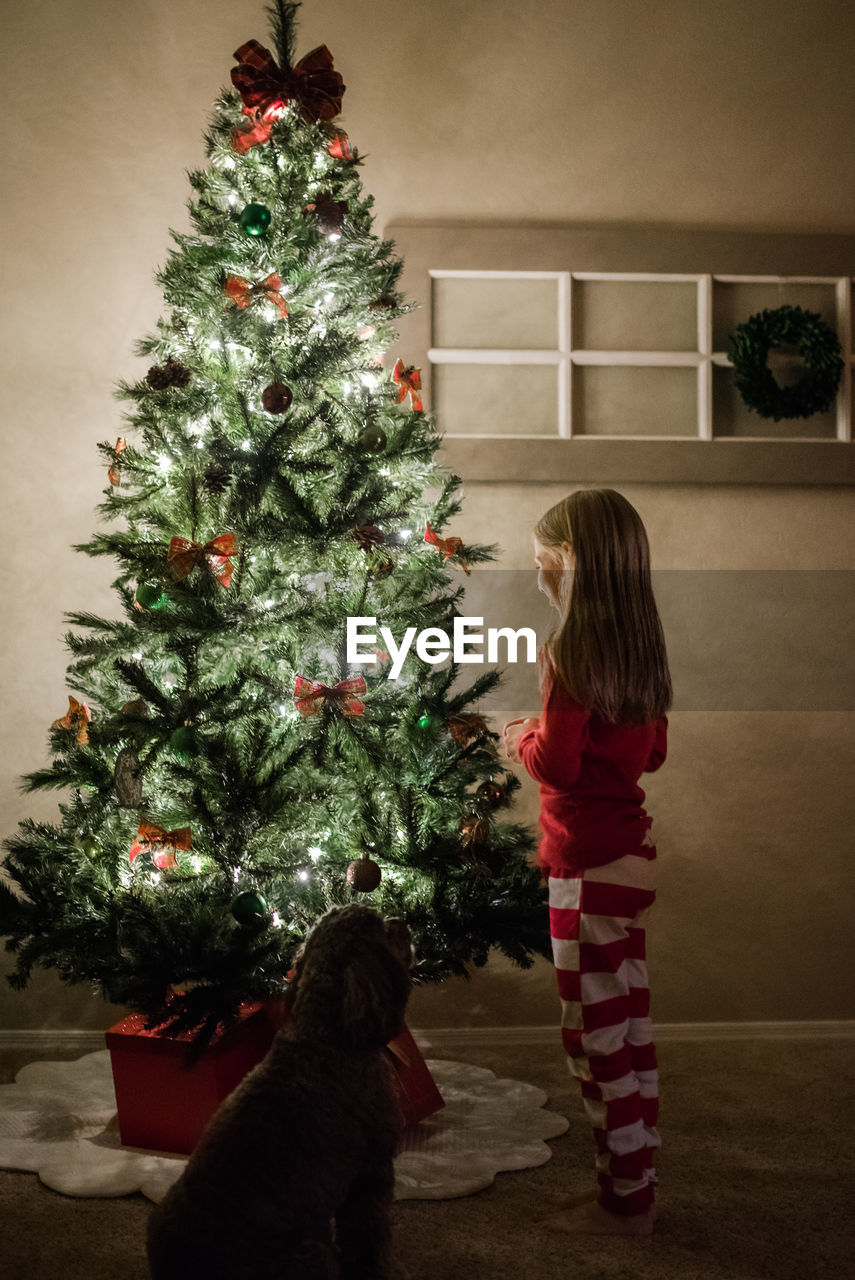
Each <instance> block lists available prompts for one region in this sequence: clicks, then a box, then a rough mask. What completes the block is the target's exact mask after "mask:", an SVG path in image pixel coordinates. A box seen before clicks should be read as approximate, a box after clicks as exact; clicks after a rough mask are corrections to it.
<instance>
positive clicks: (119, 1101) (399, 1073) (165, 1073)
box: [106, 1002, 445, 1155]
mask: <svg viewBox="0 0 855 1280" xmlns="http://www.w3.org/2000/svg"><path fill="white" fill-rule="evenodd" d="M239 1017H240V1020H239V1021H238V1022H237V1023H236V1024H235V1025H234V1026H232V1027H230V1028H229V1029H228V1030H227V1031H223V1030H221V1029H220V1030H218V1031H217V1032H216V1034H215V1035H214V1037H213V1039H212V1041H211V1043H210V1045H209V1046H208V1048H207V1049H206V1050H205V1052H204V1053H203V1054H202V1055H201V1057H200V1058H199V1060H198V1061H197V1062H196V1063H195V1064H194V1065H193V1066H192V1067H188V1066H187V1061H188V1056H189V1053H190V1045H191V1040H192V1035H191V1034H190V1033H187V1032H185V1033H183V1034H182V1035H175V1036H173V1035H168V1036H159V1035H157V1034H156V1032H155V1031H146V1030H145V1027H144V1022H145V1019H144V1017H143V1015H142V1014H138V1013H135V1014H131V1015H130V1016H129V1017H127V1018H123V1019H122V1021H121V1022H117V1023H116V1024H115V1026H113V1027H110V1029H109V1030H108V1031H107V1032H106V1041H107V1048H108V1049H109V1050H110V1062H111V1066H112V1068H113V1083H114V1084H115V1087H116V1107H117V1110H118V1121H119V1136H120V1137H121V1139H122V1143H123V1145H124V1146H126V1147H143V1148H147V1149H150V1150H153V1151H175V1152H179V1153H181V1154H184V1155H189V1153H190V1152H191V1151H192V1150H193V1148H194V1147H195V1146H196V1143H197V1142H198V1141H199V1138H200V1137H201V1135H202V1131H203V1129H204V1128H205V1125H206V1124H207V1123H208V1121H209V1119H210V1118H211V1116H212V1115H213V1114H214V1112H215V1111H216V1109H217V1107H218V1106H219V1105H220V1103H221V1102H222V1101H223V1099H224V1098H226V1097H227V1096H228V1095H229V1094H230V1093H231V1091H232V1090H233V1089H234V1088H235V1086H236V1085H238V1084H239V1083H240V1081H241V1080H242V1079H243V1077H244V1076H245V1075H246V1074H247V1072H248V1071H251V1070H252V1068H253V1067H254V1066H255V1065H256V1064H257V1063H259V1062H260V1061H261V1060H262V1058H263V1057H264V1056H265V1055H266V1053H267V1051H268V1049H269V1048H270V1045H271V1044H272V1042H273V1037H274V1036H275V1034H276V1032H277V1031H278V1030H279V1027H280V1026H281V1025H282V1023H283V1021H284V1019H285V1013H284V1009H283V1007H282V1005H280V1004H278V1003H275V1002H269V1003H266V1004H259V1003H254V1004H246V1005H245V1006H243V1007H242V1009H241V1011H240V1015H239ZM387 1052H388V1053H389V1055H390V1057H391V1061H392V1063H393V1065H394V1068H395V1084H396V1091H397V1094H398V1102H399V1105H400V1107H401V1111H402V1113H403V1116H404V1122H405V1123H406V1124H408V1125H410V1124H417V1123H418V1121H419V1120H424V1119H425V1117H426V1116H429V1115H432V1114H433V1112H435V1111H438V1110H439V1108H440V1107H442V1106H444V1105H445V1104H444V1102H443V1100H442V1095H441V1094H440V1092H439V1090H438V1089H437V1087H436V1084H435V1083H434V1080H433V1077H432V1076H431V1074H430V1071H429V1070H428V1067H427V1063H426V1062H425V1060H424V1058H423V1057H422V1055H421V1053H420V1052H419V1049H418V1046H417V1045H416V1042H415V1040H414V1039H413V1037H412V1035H411V1034H410V1032H409V1031H408V1030H407V1029H406V1028H405V1029H404V1031H403V1032H402V1033H401V1035H400V1036H397V1037H396V1038H395V1039H394V1040H392V1041H391V1042H390V1043H389V1045H388V1046H387Z"/></svg>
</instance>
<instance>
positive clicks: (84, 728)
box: [51, 694, 92, 746]
mask: <svg viewBox="0 0 855 1280" xmlns="http://www.w3.org/2000/svg"><path fill="white" fill-rule="evenodd" d="M91 719H92V712H91V711H90V710H89V708H88V707H87V705H86V703H85V702H78V701H77V699H76V698H72V696H71V694H69V695H68V710H67V711H66V713H65V715H64V716H62V718H61V719H59V720H54V722H53V724H52V725H51V728H52V729H76V730H77V741H78V742H79V743H80V745H81V746H86V744H87V742H88V741H89V721H90V720H91Z"/></svg>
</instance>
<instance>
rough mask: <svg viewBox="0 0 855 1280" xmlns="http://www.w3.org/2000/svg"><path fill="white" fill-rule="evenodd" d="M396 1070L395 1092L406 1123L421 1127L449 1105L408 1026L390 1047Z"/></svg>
mask: <svg viewBox="0 0 855 1280" xmlns="http://www.w3.org/2000/svg"><path fill="white" fill-rule="evenodd" d="M386 1052H387V1053H388V1054H389V1056H390V1057H391V1059H392V1065H393V1066H394V1068H395V1077H394V1079H395V1092H396V1093H397V1095H398V1106H399V1107H400V1108H401V1112H402V1113H403V1116H404V1124H406V1125H410V1124H418V1122H419V1121H420V1120H425V1119H427V1117H428V1116H432V1115H433V1113H434V1112H435V1111H439V1109H440V1107H444V1106H445V1102H444V1101H443V1098H442V1094H441V1093H440V1091H439V1089H437V1087H436V1082H435V1080H434V1078H433V1076H432V1075H431V1073H430V1071H429V1070H428V1064H427V1063H426V1062H425V1060H424V1058H423V1057H422V1055H421V1051H420V1049H419V1047H418V1045H417V1044H416V1042H415V1040H414V1039H413V1037H412V1033H411V1032H410V1031H409V1029H408V1028H407V1027H404V1030H403V1031H402V1032H401V1034H400V1035H399V1036H396V1037H395V1039H394V1040H390V1041H389V1043H388V1044H387V1045H386Z"/></svg>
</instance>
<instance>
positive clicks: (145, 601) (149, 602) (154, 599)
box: [136, 582, 169, 609]
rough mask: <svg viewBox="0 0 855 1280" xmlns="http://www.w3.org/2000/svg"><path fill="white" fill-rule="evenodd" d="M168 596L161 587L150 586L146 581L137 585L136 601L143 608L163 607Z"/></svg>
mask: <svg viewBox="0 0 855 1280" xmlns="http://www.w3.org/2000/svg"><path fill="white" fill-rule="evenodd" d="M168 598H169V597H168V596H167V594H166V592H165V591H164V590H163V589H162V588H161V587H150V586H147V585H146V584H145V583H144V582H143V583H140V585H139V586H138V587H137V594H136V602H137V604H138V605H139V607H140V608H141V609H162V608H163V606H164V605H165V604H166V602H167V600H168Z"/></svg>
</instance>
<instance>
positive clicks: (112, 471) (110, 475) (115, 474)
mask: <svg viewBox="0 0 855 1280" xmlns="http://www.w3.org/2000/svg"><path fill="white" fill-rule="evenodd" d="M127 447H128V442H127V440H126V439H125V437H124V436H119V438H118V440H117V441H116V447H115V449H114V450H113V452H114V453H115V455H116V461H115V462H113V463H112V464H111V465H110V468H109V470H108V472H107V479H108V480H109V481H110V484H121V480H122V473H121V471H120V470H119V454H120V453H121V452H122V450H123V449H127Z"/></svg>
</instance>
